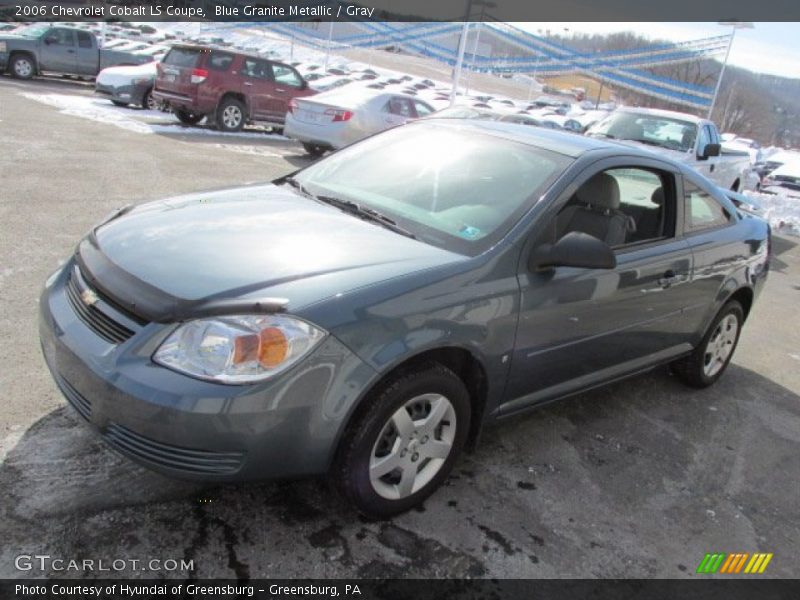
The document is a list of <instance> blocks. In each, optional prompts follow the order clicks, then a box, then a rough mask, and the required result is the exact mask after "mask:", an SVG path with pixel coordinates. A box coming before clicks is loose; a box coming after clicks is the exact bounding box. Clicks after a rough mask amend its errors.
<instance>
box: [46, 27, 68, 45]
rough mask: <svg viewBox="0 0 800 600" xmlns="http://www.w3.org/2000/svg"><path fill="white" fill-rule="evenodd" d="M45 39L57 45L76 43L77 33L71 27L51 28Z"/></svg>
mask: <svg viewBox="0 0 800 600" xmlns="http://www.w3.org/2000/svg"><path fill="white" fill-rule="evenodd" d="M45 39H46V40H47V41H48V43H50V44H52V45H56V46H74V45H75V34H74V32H73V31H72V30H71V29H58V28H57V29H51V30H50V31H49V32H48V33H47V37H46V38H45Z"/></svg>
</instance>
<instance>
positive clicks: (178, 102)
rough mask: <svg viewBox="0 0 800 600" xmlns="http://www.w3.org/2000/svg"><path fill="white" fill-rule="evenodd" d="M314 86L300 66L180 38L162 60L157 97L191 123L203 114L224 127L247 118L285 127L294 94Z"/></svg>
mask: <svg viewBox="0 0 800 600" xmlns="http://www.w3.org/2000/svg"><path fill="white" fill-rule="evenodd" d="M315 93H316V92H315V91H314V90H312V89H310V88H309V87H308V83H307V82H306V81H305V80H304V79H303V78H302V77H301V75H300V73H298V72H297V70H296V69H295V68H294V67H292V66H289V65H287V64H283V63H280V62H277V61H274V60H269V59H266V58H263V57H261V56H258V55H254V54H246V53H242V52H234V51H232V50H218V49H216V48H209V47H206V46H194V45H186V44H176V45H174V46H172V48H171V49H170V51H169V52H167V54H166V56H165V57H164V60H162V61H161V62H160V63H159V64H158V72H157V75H156V83H155V87H154V89H153V98H155V100H157V101H159V102H163V103H164V104H166V105H168V106H169V107H171V108H172V110H173V112H174V113H175V116H176V117H177V118H178V119H179V120H180V121H181V122H182V123H186V124H189V125H194V124H196V123H199V122H200V121H201V120H202V119H203V118H204V117H209V121H210V122H211V123H213V124H215V125H216V126H217V127H218V128H219V129H220V130H222V131H240V130H241V129H242V127H244V125H245V124H246V123H248V122H254V121H257V122H263V123H268V124H270V125H272V126H273V127H275V128H282V127H283V122H284V115H285V114H286V111H287V110H288V108H289V102H290V101H291V100H292V99H293V98H298V97H302V96H310V95H312V94H315Z"/></svg>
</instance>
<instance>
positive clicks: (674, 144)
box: [590, 111, 697, 152]
mask: <svg viewBox="0 0 800 600" xmlns="http://www.w3.org/2000/svg"><path fill="white" fill-rule="evenodd" d="M590 134H591V135H599V136H601V137H610V138H613V139H620V140H631V141H634V142H641V143H643V144H648V145H651V146H660V147H662V148H667V149H668V150H677V151H679V152H689V151H691V150H693V149H694V142H695V138H696V137H697V125H696V124H694V123H691V122H689V121H681V120H679V119H672V118H669V117H661V116H657V115H647V114H640V113H634V112H625V111H618V112H615V113H612V114H610V115H609V116H608V117H606V118H605V119H603V120H602V121H600V122H599V123H597V124H596V125H594V126H592V129H591V131H590Z"/></svg>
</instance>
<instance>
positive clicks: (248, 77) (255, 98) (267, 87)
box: [240, 57, 275, 121]
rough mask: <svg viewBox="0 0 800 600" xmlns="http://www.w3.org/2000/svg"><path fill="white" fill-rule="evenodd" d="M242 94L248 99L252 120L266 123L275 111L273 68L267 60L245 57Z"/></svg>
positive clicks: (241, 72) (242, 71)
mask: <svg viewBox="0 0 800 600" xmlns="http://www.w3.org/2000/svg"><path fill="white" fill-rule="evenodd" d="M240 74H241V92H242V94H243V95H244V97H245V98H246V99H247V105H248V106H249V107H250V117H251V118H252V119H256V120H260V121H265V120H269V119H270V115H271V114H273V111H274V106H275V104H274V98H273V96H274V87H275V84H274V83H273V81H272V68H271V67H270V64H269V62H268V61H266V60H262V59H260V58H253V57H245V58H244V60H243V61H242V69H241V71H240Z"/></svg>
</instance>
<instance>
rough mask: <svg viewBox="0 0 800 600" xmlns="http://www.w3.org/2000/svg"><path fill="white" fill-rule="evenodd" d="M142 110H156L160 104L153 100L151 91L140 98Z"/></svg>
mask: <svg viewBox="0 0 800 600" xmlns="http://www.w3.org/2000/svg"><path fill="white" fill-rule="evenodd" d="M142 108H143V109H144V110H158V109H159V108H160V102H159V101H158V100H156V99H155V98H153V90H147V91H146V92H145V93H144V96H142Z"/></svg>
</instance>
